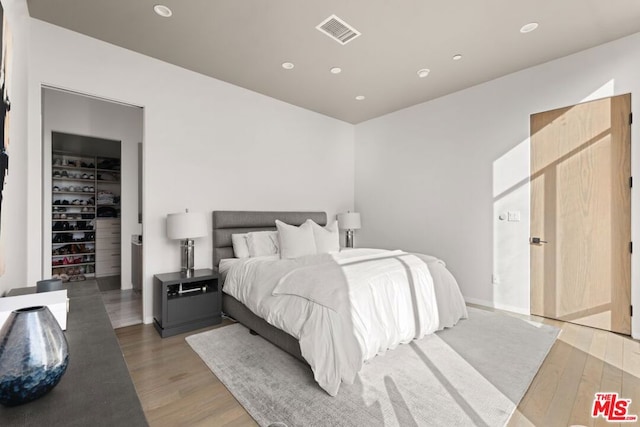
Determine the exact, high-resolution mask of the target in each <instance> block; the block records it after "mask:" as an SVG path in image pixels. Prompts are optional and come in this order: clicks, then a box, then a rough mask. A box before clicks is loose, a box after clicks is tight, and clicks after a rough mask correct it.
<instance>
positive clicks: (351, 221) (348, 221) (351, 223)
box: [338, 212, 360, 248]
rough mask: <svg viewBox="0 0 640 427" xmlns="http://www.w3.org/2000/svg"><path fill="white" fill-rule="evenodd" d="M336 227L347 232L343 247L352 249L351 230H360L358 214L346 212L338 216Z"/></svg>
mask: <svg viewBox="0 0 640 427" xmlns="http://www.w3.org/2000/svg"><path fill="white" fill-rule="evenodd" d="M338 227H339V228H341V229H343V230H347V232H346V242H345V247H347V248H352V247H353V230H358V229H360V214H359V213H357V212H347V213H341V214H338Z"/></svg>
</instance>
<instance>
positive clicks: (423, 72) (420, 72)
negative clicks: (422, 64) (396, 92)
mask: <svg viewBox="0 0 640 427" xmlns="http://www.w3.org/2000/svg"><path fill="white" fill-rule="evenodd" d="M430 72H431V70H430V69H428V68H423V69H421V70H418V77H420V78H421V79H423V78H425V77H427V76H428V75H429V73H430Z"/></svg>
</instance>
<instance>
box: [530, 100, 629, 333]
mask: <svg viewBox="0 0 640 427" xmlns="http://www.w3.org/2000/svg"><path fill="white" fill-rule="evenodd" d="M630 110H631V95H630V94H627V95H620V96H616V97H612V98H605V99H600V100H596V101H591V102H586V103H583V104H578V105H574V106H571V107H566V108H560V109H557V110H553V111H547V112H544V113H538V114H533V115H532V116H531V313H532V314H536V315H540V316H544V317H551V318H555V319H560V320H564V321H567V322H573V323H578V324H581V325H586V326H592V327H596V328H600V329H606V330H610V331H615V332H620V333H623V334H627V335H628V334H630V333H631V314H630V307H631V253H630V241H631V200H630V199H631V190H630V176H631V160H630V152H631V135H630V129H631V127H630ZM535 238H538V239H540V242H539V243H536V242H537V240H535Z"/></svg>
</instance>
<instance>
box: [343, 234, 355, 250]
mask: <svg viewBox="0 0 640 427" xmlns="http://www.w3.org/2000/svg"><path fill="white" fill-rule="evenodd" d="M345 247H347V248H353V230H347V232H346V241H345Z"/></svg>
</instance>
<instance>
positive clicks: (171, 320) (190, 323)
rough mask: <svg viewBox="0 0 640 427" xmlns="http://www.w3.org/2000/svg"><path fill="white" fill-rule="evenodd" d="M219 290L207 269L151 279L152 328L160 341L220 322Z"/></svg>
mask: <svg viewBox="0 0 640 427" xmlns="http://www.w3.org/2000/svg"><path fill="white" fill-rule="evenodd" d="M220 292H221V289H220V286H219V285H218V274H217V273H216V272H214V271H213V270H210V269H202V270H195V271H194V273H193V275H191V276H188V277H187V276H186V275H184V274H182V273H165V274H156V275H155V276H153V317H154V322H153V324H154V326H155V327H156V330H157V331H158V333H159V334H160V336H161V337H162V338H165V337H169V336H172V335H176V334H180V333H182V332H187V331H192V330H194V329H198V328H204V327H205V326H211V325H215V324H218V323H220V321H221V320H222V317H221V312H222V298H221V295H220Z"/></svg>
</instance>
